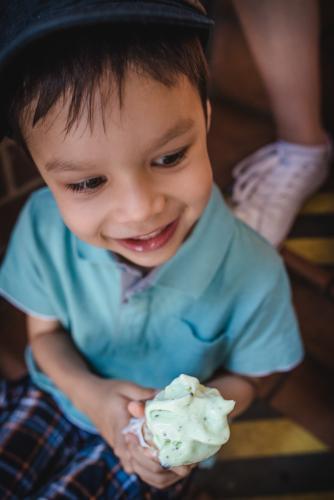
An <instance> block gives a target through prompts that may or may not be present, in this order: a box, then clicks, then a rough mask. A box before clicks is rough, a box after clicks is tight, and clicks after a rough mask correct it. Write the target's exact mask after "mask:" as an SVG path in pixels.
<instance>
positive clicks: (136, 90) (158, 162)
mask: <svg viewBox="0 0 334 500" xmlns="http://www.w3.org/2000/svg"><path fill="white" fill-rule="evenodd" d="M67 104H68V103H67V102H66V101H65V103H64V102H59V103H58V104H57V105H56V106H55V107H54V108H52V110H51V111H50V112H49V114H48V115H47V117H46V118H45V120H43V121H40V122H39V123H38V124H37V125H36V126H35V127H34V128H30V129H29V130H27V129H25V130H24V134H25V137H26V140H27V145H28V147H29V150H30V152H31V155H32V157H33V159H34V161H35V163H36V165H37V166H38V169H39V170H40V173H41V174H42V176H43V177H44V179H45V181H46V183H47V184H48V186H49V188H50V189H51V191H52V193H53V195H54V197H55V199H56V201H57V204H58V207H59V209H60V211H61V214H62V216H63V219H64V221H65V223H66V225H67V226H68V227H69V228H70V229H71V231H72V232H73V233H75V234H76V235H77V236H78V237H79V238H80V239H82V240H83V241H85V242H87V243H90V244H92V245H95V246H99V247H103V248H106V249H108V250H111V251H113V252H116V253H117V254H119V255H121V256H122V257H124V258H125V259H127V260H129V261H131V262H133V263H135V264H137V265H140V266H144V267H154V266H157V265H160V264H163V263H164V262H166V261H167V260H168V259H170V258H171V257H172V256H173V255H174V254H175V253H176V251H177V250H178V248H179V247H180V245H181V244H182V242H183V241H184V240H185V239H186V237H187V235H188V234H189V232H190V231H191V229H192V228H193V226H194V224H195V223H196V221H197V220H198V218H199V217H200V215H201V214H202V212H203V210H204V208H205V206H206V204H207V202H208V199H209V197H210V192H211V187H212V173H211V166H210V161H209V158H208V152H207V146H206V132H207V130H206V128H207V124H206V122H205V117H204V113H203V108H202V104H201V100H200V97H199V95H198V93H197V91H196V89H194V87H193V86H192V85H191V83H190V82H189V81H188V80H187V79H186V78H181V77H180V78H179V80H178V83H177V85H175V86H173V87H170V88H167V87H166V86H164V85H162V84H161V83H159V82H156V81H155V80H153V79H151V78H149V77H144V76H140V75H138V74H137V73H136V72H135V71H131V72H130V73H129V75H128V76H127V78H126V81H125V86H124V94H123V100H122V106H121V107H120V103H119V99H118V95H117V94H116V93H113V92H111V94H110V98H109V99H108V105H107V107H106V108H105V109H104V118H105V119H104V123H103V119H102V114H101V111H100V109H101V107H100V106H101V103H100V100H99V98H98V96H97V97H96V99H95V104H94V106H95V108H94V122H93V127H90V126H89V125H87V116H85V115H83V116H82V118H80V119H79V121H78V125H77V126H74V127H73V128H72V129H71V130H70V132H69V133H67V134H66V133H65V132H64V129H65V125H66V119H67V111H68V108H67Z"/></svg>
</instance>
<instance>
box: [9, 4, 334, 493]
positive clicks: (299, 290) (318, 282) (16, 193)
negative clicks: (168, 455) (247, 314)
mask: <svg viewBox="0 0 334 500" xmlns="http://www.w3.org/2000/svg"><path fill="white" fill-rule="evenodd" d="M242 1H244V2H249V3H251V2H252V0H242ZM267 1H268V2H269V3H270V1H271V0H267ZM281 1H283V2H285V1H287V2H288V0H281ZM207 4H208V8H209V10H210V13H211V15H212V16H213V17H214V19H215V22H216V24H215V28H214V31H213V36H212V40H211V42H210V47H209V61H210V69H211V86H210V96H211V100H212V106H213V118H212V126H211V130H210V134H209V152H210V156H211V159H212V164H213V168H214V176H215V179H216V182H217V183H218V185H219V186H220V188H221V189H222V190H223V191H224V193H225V194H226V195H227V196H228V195H229V193H230V189H231V181H232V175H231V172H232V168H233V167H234V166H235V165H236V163H238V161H240V160H241V159H243V158H244V157H245V156H247V155H248V154H250V153H252V152H253V151H255V150H257V149H258V148H259V147H261V146H263V145H265V144H267V143H269V142H271V141H273V140H274V139H275V137H276V130H275V120H274V118H273V115H272V111H271V106H270V102H269V99H268V95H267V93H266V90H265V86H264V84H263V81H262V79H261V76H260V73H259V71H258V69H257V65H256V63H255V61H254V58H253V56H252V54H251V52H250V49H249V46H248V44H247V42H246V39H245V35H244V32H243V30H242V28H241V26H240V22H239V18H238V16H237V15H236V12H235V10H234V7H233V4H232V3H231V2H230V1H228V0H211V1H209V2H207ZM319 5H320V30H321V31H320V57H321V80H322V83H321V90H322V120H323V124H324V127H325V129H326V130H327V131H328V133H329V134H330V135H331V137H332V138H333V137H334V2H333V1H331V0H320V3H319ZM296 64H298V62H297V63H296ZM42 184H43V183H42V180H41V178H40V177H39V175H38V173H37V171H36V169H35V167H34V165H32V164H31V163H30V162H29V161H28V160H27V159H26V157H25V156H24V154H23V153H22V152H21V151H20V150H18V149H17V148H16V146H15V145H14V144H13V143H12V142H11V141H9V140H5V141H3V143H2V144H1V145H0V228H1V231H0V258H2V257H3V255H4V252H5V249H6V245H7V243H8V238H9V235H10V231H11V229H12V227H13V224H14V223H15V220H16V217H17V215H18V213H19V211H20V208H21V207H22V205H23V203H24V201H25V200H26V198H27V197H28V196H29V194H30V193H31V192H32V191H33V190H34V189H37V188H38V187H40V186H42ZM281 253H282V256H283V258H284V260H285V263H286V266H287V269H288V272H289V276H290V280H291V285H292V290H293V300H294V305H295V309H296V312H297V316H298V319H299V323H300V326H301V331H302V335H303V339H304V342H305V346H306V352H307V354H306V358H305V361H304V362H303V363H302V365H300V366H299V367H297V368H296V369H295V370H293V371H292V372H290V373H288V374H279V375H275V376H269V377H265V378H264V379H263V382H262V384H261V387H260V392H259V397H258V399H257V401H256V402H255V403H254V405H253V406H252V408H251V409H250V410H249V411H248V412H247V414H246V415H244V416H242V417H241V418H240V419H238V420H237V421H236V422H234V423H233V424H232V434H231V440H230V442H229V443H228V444H227V445H226V446H225V447H224V448H223V449H222V451H221V453H220V454H219V457H218V460H217V462H216V464H215V465H214V466H213V467H211V468H210V469H207V470H205V471H204V470H202V471H200V472H199V473H198V474H197V479H196V484H195V486H194V489H193V490H192V492H191V497H192V498H194V499H195V498H198V499H202V500H206V499H207V500H209V499H210V498H211V499H218V500H219V499H229V498H231V499H232V498H233V499H239V500H241V499H252V500H255V499H256V500H259V499H262V500H270V499H277V500H280V499H282V500H283V499H284V500H292V499H302V500H304V499H305V500H321V499H334V453H333V446H334V169H333V168H332V170H331V175H330V178H329V179H328V181H326V184H325V185H324V186H323V187H322V188H321V190H320V193H317V194H316V195H314V196H313V197H312V199H311V200H309V201H308V202H307V203H306V205H305V206H304V207H303V209H302V210H301V212H300V214H299V215H298V217H297V219H296V221H295V224H294V226H293V228H292V230H291V232H290V234H289V237H288V239H287V240H286V241H285V243H284V245H283V247H282V249H281ZM13 280H15V276H13ZM0 318H1V319H0V321H1V323H0V374H1V375H2V376H4V377H6V378H15V377H18V376H21V375H23V374H24V373H25V365H24V361H23V351H24V347H25V343H26V338H25V326H24V321H23V316H22V314H21V313H19V312H17V311H16V310H14V308H13V307H12V306H10V305H9V304H8V303H6V302H5V301H4V300H2V299H0Z"/></svg>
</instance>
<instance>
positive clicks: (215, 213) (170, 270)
mask: <svg viewBox="0 0 334 500" xmlns="http://www.w3.org/2000/svg"><path fill="white" fill-rule="evenodd" d="M234 225H235V221H234V217H233V215H232V214H231V212H230V210H229V209H228V208H227V206H226V205H225V202H224V200H223V197H222V195H221V193H220V191H219V189H218V187H217V186H216V185H214V186H213V189H212V193H211V196H210V199H209V202H208V204H207V206H206V208H205V210H204V212H203V214H202V215H201V217H200V219H199V220H198V222H197V224H196V225H195V227H194V229H193V231H192V233H191V235H190V236H189V237H188V238H187V240H186V241H185V242H184V243H183V245H182V246H181V247H180V249H179V250H178V251H177V253H176V254H175V255H174V256H173V257H172V258H171V259H170V260H169V261H168V262H166V263H165V264H163V265H162V266H159V267H157V268H156V269H155V270H154V272H153V273H152V284H153V285H154V286H162V287H166V288H172V289H176V290H178V291H180V292H183V293H185V294H187V295H190V296H192V297H194V298H197V297H199V296H200V295H201V294H202V292H203V291H204V290H205V289H206V288H207V286H208V285H209V283H210V282H211V281H212V279H213V277H214V275H215V273H216V271H217V270H218V267H219V266H220V264H221V262H222V261H223V259H224V256H225V254H226V252H227V250H228V247H229V244H230V242H231V239H232V234H233V230H234ZM74 241H75V246H76V249H77V255H78V256H79V258H81V259H85V260H88V261H91V262H101V263H106V262H108V263H113V264H114V265H119V264H118V262H117V257H116V256H114V255H113V254H112V252H109V251H108V250H106V249H104V248H99V247H95V246H92V245H89V244H88V243H85V242H84V241H82V240H80V239H79V238H77V237H76V236H74ZM189 263H190V265H189Z"/></svg>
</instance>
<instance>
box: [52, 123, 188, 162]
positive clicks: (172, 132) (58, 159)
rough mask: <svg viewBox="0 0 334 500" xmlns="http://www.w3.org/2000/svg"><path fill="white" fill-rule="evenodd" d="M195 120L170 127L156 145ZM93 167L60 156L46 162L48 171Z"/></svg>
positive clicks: (164, 142)
mask: <svg viewBox="0 0 334 500" xmlns="http://www.w3.org/2000/svg"><path fill="white" fill-rule="evenodd" d="M194 124H195V122H194V120H193V119H192V118H186V119H184V120H181V121H179V122H178V123H177V124H176V125H175V126H173V127H171V128H170V129H168V130H167V131H166V132H165V133H164V134H163V135H162V136H161V137H159V138H158V139H157V140H156V141H155V143H154V147H155V148H158V147H162V146H164V145H165V144H167V143H168V142H170V141H171V140H173V139H175V138H176V137H179V136H180V135H183V134H185V133H186V132H188V131H189V130H190V129H191V128H192V127H193V126H194ZM91 167H92V164H91V163H85V162H80V163H77V162H73V161H70V160H62V159H60V158H54V159H53V160H49V161H47V162H46V164H45V170H47V171H48V172H56V171H63V172H64V171H65V172H66V171H75V170H78V171H79V170H84V169H89V168H91Z"/></svg>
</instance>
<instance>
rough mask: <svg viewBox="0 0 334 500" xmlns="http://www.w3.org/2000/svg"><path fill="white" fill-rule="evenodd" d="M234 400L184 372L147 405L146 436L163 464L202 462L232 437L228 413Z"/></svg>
mask: <svg viewBox="0 0 334 500" xmlns="http://www.w3.org/2000/svg"><path fill="white" fill-rule="evenodd" d="M234 405H235V402H234V401H226V400H225V399H224V398H223V397H222V396H221V394H220V392H219V391H218V390H217V389H214V388H211V387H205V386H204V385H202V384H200V382H199V381H198V379H197V378H195V377H190V376H188V375H180V376H179V377H177V378H176V379H174V380H173V381H172V382H171V384H169V385H168V386H167V387H166V388H165V389H164V390H163V391H160V392H159V393H158V394H157V395H156V396H155V398H154V399H152V400H150V401H147V402H146V405H145V418H146V422H145V429H144V436H145V439H146V440H147V441H149V442H152V443H153V444H154V446H155V447H156V448H157V450H158V456H159V460H160V463H161V465H162V466H163V467H176V466H178V465H186V464H193V463H197V462H200V461H202V460H204V459H206V458H208V457H210V456H211V455H214V454H215V453H217V451H218V450H219V448H220V447H221V446H222V445H223V444H224V443H226V441H228V439H229V437H230V429H229V426H228V422H227V415H228V414H229V413H230V412H231V411H232V410H233V408H234Z"/></svg>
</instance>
